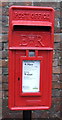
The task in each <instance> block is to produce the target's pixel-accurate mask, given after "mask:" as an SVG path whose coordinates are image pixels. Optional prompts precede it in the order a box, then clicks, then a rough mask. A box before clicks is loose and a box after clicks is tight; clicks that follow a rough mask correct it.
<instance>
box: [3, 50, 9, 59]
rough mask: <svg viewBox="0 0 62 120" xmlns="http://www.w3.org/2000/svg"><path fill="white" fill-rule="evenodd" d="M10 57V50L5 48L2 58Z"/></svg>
mask: <svg viewBox="0 0 62 120" xmlns="http://www.w3.org/2000/svg"><path fill="white" fill-rule="evenodd" d="M7 57H8V51H5V50H3V51H2V58H5V59H6V58H7Z"/></svg>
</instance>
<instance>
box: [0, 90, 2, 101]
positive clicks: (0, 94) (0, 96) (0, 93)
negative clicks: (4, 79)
mask: <svg viewBox="0 0 62 120" xmlns="http://www.w3.org/2000/svg"><path fill="white" fill-rule="evenodd" d="M1 98H2V91H0V99H1Z"/></svg>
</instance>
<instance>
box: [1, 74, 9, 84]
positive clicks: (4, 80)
mask: <svg viewBox="0 0 62 120" xmlns="http://www.w3.org/2000/svg"><path fill="white" fill-rule="evenodd" d="M2 82H5V83H7V82H8V75H3V76H2Z"/></svg>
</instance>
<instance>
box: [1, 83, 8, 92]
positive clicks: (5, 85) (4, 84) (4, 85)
mask: <svg viewBox="0 0 62 120" xmlns="http://www.w3.org/2000/svg"><path fill="white" fill-rule="evenodd" d="M2 90H3V91H5V90H6V91H7V90H8V84H7V83H2Z"/></svg>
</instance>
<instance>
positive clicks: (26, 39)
mask: <svg viewBox="0 0 62 120" xmlns="http://www.w3.org/2000/svg"><path fill="white" fill-rule="evenodd" d="M53 39H54V9H53V8H50V7H34V6H11V7H10V9H9V87H8V88H9V94H8V96H9V99H8V106H9V108H10V109H11V110H46V109H49V108H50V107H51V93H52V55H53Z"/></svg>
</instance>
